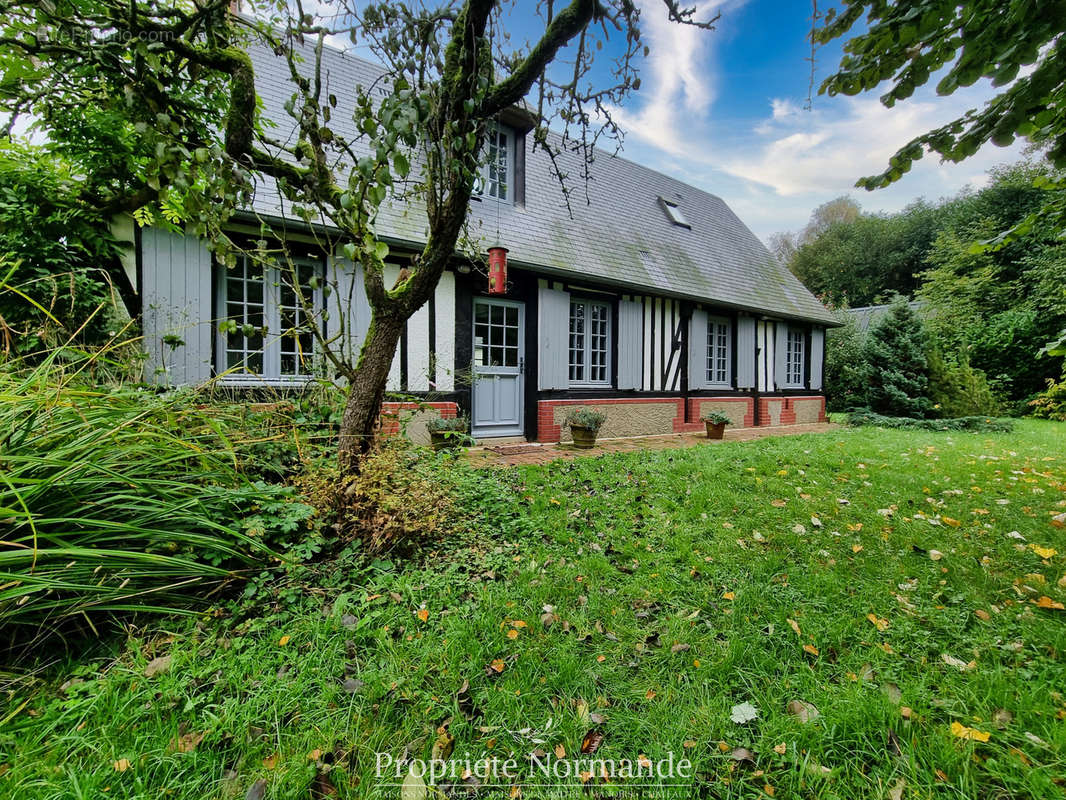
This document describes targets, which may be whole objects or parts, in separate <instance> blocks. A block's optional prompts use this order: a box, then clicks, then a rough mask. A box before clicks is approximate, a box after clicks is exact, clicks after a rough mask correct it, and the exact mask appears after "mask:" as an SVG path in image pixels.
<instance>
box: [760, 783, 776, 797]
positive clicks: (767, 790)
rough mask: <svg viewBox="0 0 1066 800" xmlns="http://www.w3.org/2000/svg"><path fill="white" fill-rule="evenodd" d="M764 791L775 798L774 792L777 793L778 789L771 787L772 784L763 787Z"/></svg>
mask: <svg viewBox="0 0 1066 800" xmlns="http://www.w3.org/2000/svg"><path fill="white" fill-rule="evenodd" d="M762 790H763V791H764V792H766V794H767V795H769V796H770V797H773V796H774V792H775V791H777V790H776V789H774V787H773V786H771V785H770V784H766V785H765V786H763V787H762Z"/></svg>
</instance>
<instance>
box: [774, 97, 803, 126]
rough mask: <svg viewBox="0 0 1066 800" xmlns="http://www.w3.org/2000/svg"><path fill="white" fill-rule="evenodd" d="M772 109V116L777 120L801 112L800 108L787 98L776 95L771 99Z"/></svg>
mask: <svg viewBox="0 0 1066 800" xmlns="http://www.w3.org/2000/svg"><path fill="white" fill-rule="evenodd" d="M770 110H771V112H772V113H771V116H772V117H773V118H774V119H775V120H776V119H785V118H786V117H794V116H796V115H797V114H798V113H799V111H800V108H799V106H798V105H796V104H795V103H793V102H792V101H791V100H788V99H787V98H783V97H775V98H773V99H772V100H770Z"/></svg>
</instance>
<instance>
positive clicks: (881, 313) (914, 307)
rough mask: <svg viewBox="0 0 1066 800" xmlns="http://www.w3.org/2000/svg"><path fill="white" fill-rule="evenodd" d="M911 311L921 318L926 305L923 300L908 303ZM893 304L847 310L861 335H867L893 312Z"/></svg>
mask: <svg viewBox="0 0 1066 800" xmlns="http://www.w3.org/2000/svg"><path fill="white" fill-rule="evenodd" d="M907 305H908V306H910V309H911V311H913V312H914V313H915V314H918V315H919V316H921V315H922V314H923V313H924V312H923V309H925V303H923V302H922V301H921V300H910V301H908V302H907ZM891 308H892V304H891V303H885V304H883V305H879V306H857V307H856V308H849V309H848V310H847V312H848V314H850V315H851V316H852V317H853V318H854V319H855V326H856V327H857V328H858V329H859V331H860V332H861V333H866V332H867V331H868V330H870V328H873V327H875V326H876V325H877V324H878V323H879V322H881V320H882V319H884V317H885V316H886V315H887V314H888V312H889V311H890V310H891Z"/></svg>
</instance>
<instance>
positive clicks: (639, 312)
mask: <svg viewBox="0 0 1066 800" xmlns="http://www.w3.org/2000/svg"><path fill="white" fill-rule="evenodd" d="M643 337H644V310H643V307H642V306H641V304H640V303H638V302H636V301H634V300H620V301H619V302H618V388H619V389H639V388H640V383H641V372H642V369H641V368H642V367H643V364H642V358H643V349H642V339H643Z"/></svg>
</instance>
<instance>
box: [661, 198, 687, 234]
mask: <svg viewBox="0 0 1066 800" xmlns="http://www.w3.org/2000/svg"><path fill="white" fill-rule="evenodd" d="M659 204H660V205H662V207H663V211H665V212H666V216H667V217H668V218H669V219H670V221H671V222H672V223H674V224H675V225H678V226H680V227H682V228H691V227H692V225H691V224H690V223H689V221H688V220H687V219H685V215H684V214H683V213H681V207H680V206H678V204H677V203H675V202H674V201H673V200H667V199H666V198H665V197H660V198H659Z"/></svg>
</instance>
